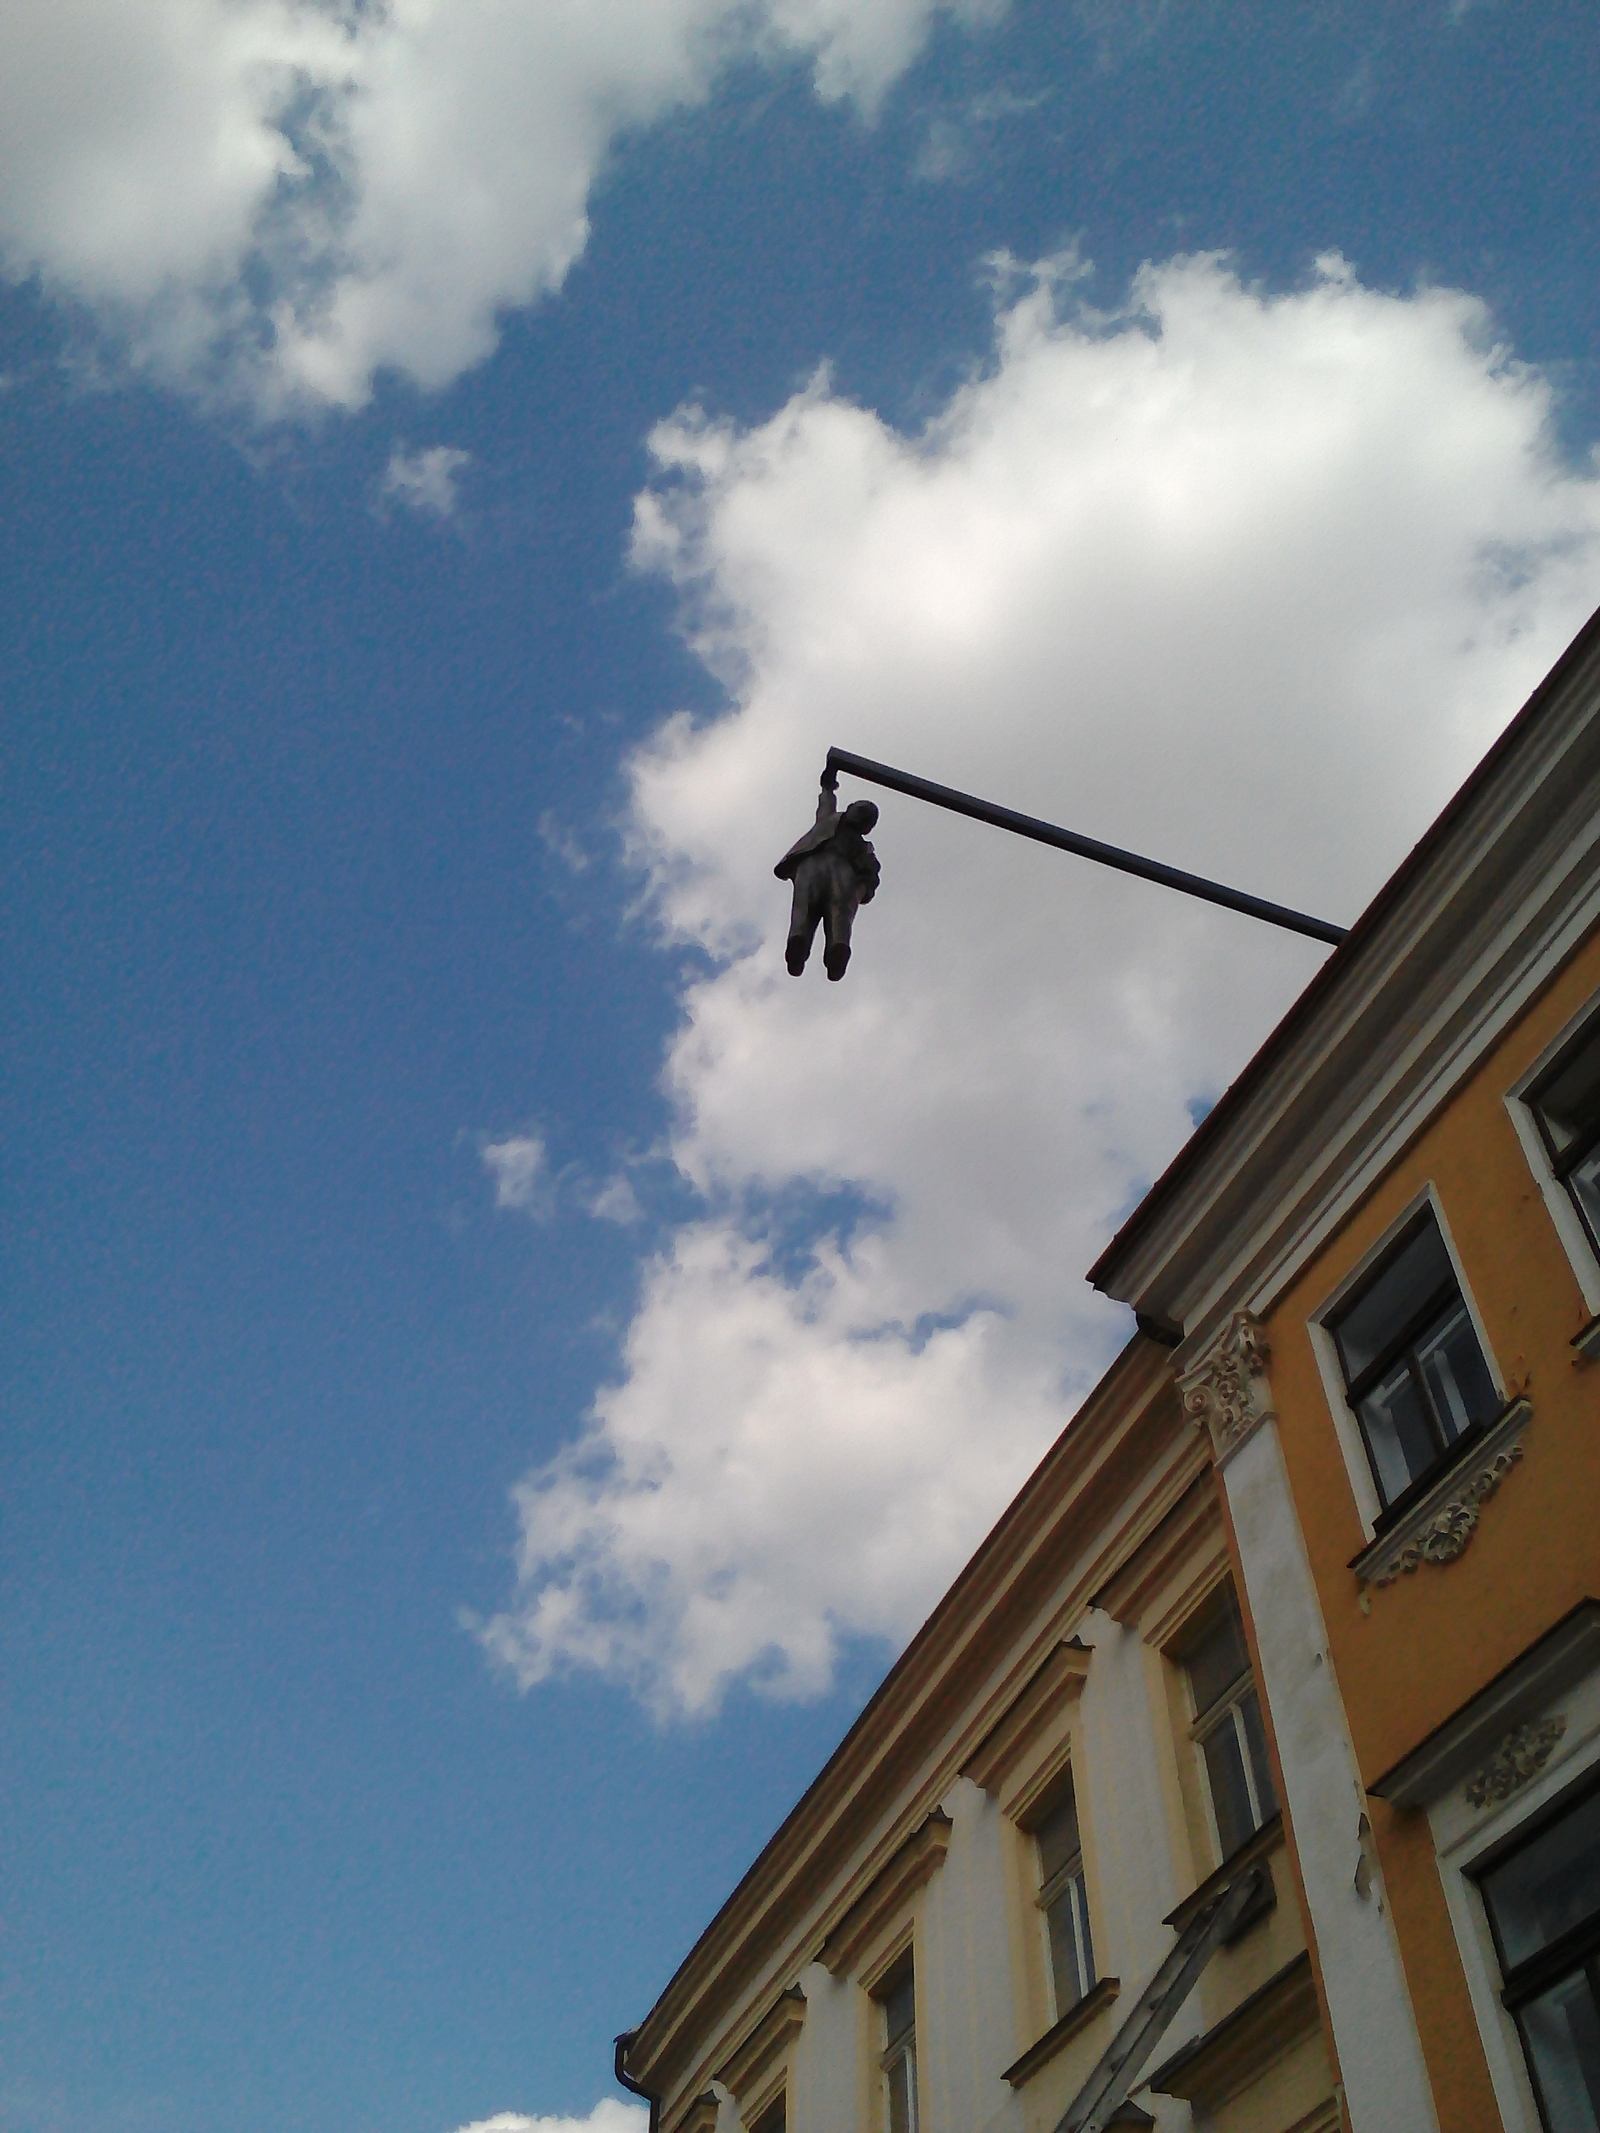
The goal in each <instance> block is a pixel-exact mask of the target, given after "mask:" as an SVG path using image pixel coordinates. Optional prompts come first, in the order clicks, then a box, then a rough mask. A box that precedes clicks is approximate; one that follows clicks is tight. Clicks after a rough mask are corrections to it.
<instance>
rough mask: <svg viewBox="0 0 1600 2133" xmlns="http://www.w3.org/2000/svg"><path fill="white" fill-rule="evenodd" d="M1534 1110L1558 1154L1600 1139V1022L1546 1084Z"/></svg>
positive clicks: (1537, 1098) (1569, 1152)
mask: <svg viewBox="0 0 1600 2133" xmlns="http://www.w3.org/2000/svg"><path fill="white" fill-rule="evenodd" d="M1534 1109H1535V1110H1536V1111H1537V1112H1538V1114H1539V1117H1540V1120H1541V1122H1542V1124H1543V1126H1544V1130H1545V1133H1546V1135H1547V1137H1548V1139H1549V1142H1550V1146H1551V1147H1552V1149H1554V1151H1555V1153H1556V1154H1557V1155H1558V1156H1565V1155H1570V1154H1571V1153H1572V1152H1573V1151H1574V1150H1575V1149H1578V1148H1586V1147H1587V1146H1588V1145H1589V1143H1590V1142H1591V1141H1594V1140H1600V1023H1597V1024H1596V1025H1595V1026H1594V1028H1593V1030H1592V1032H1591V1033H1590V1035H1589V1036H1587V1037H1586V1038H1585V1039H1584V1040H1583V1042H1582V1043H1581V1044H1580V1045H1579V1046H1578V1049H1577V1050H1576V1051H1575V1052H1572V1053H1570V1054H1569V1055H1568V1058H1567V1061H1566V1064H1565V1065H1564V1066H1563V1067H1562V1069H1561V1071H1560V1072H1559V1073H1558V1074H1557V1075H1555V1076H1554V1078H1553V1079H1551V1080H1550V1081H1547V1082H1546V1083H1545V1085H1544V1087H1543V1088H1542V1089H1541V1090H1540V1091H1539V1093H1538V1095H1537V1096H1536V1097H1535V1098H1534Z"/></svg>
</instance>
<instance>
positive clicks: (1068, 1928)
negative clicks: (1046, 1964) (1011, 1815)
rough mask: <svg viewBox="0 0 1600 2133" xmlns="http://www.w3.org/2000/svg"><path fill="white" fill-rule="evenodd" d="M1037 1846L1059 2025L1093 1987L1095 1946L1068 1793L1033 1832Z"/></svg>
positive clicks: (1075, 1815) (1073, 1802) (1074, 1806)
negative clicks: (1063, 2017)
mask: <svg viewBox="0 0 1600 2133" xmlns="http://www.w3.org/2000/svg"><path fill="white" fill-rule="evenodd" d="M1033 1838H1034V1842H1035V1843H1036V1844H1037V1845H1038V1847H1039V1877H1040V1882H1041V1884H1042V1885H1041V1887H1040V1890H1039V1894H1038V1898H1037V1901H1038V1905H1039V1909H1040V1910H1041V1911H1042V1912H1043V1913H1044V1924H1045V1935H1046V1938H1047V1940H1048V1941H1049V1944H1050V1983H1051V1987H1052V1990H1053V1991H1054V1993H1055V2003H1056V2020H1057V2021H1058V2022H1059V2021H1060V2019H1061V2017H1062V2016H1063V2015H1065V2014H1068V2013H1070V2012H1071V2010H1072V2009H1073V2008H1074V2007H1076V2006H1077V2004H1078V2002H1079V2001H1080V2000H1081V1999H1082V1998H1083V1996H1084V1994H1085V1993H1086V1992H1087V1991H1088V1990H1089V1987H1090V1986H1091V1985H1092V1984H1093V1983H1094V1943H1093V1942H1092V1941H1091V1940H1090V1938H1089V1893H1088V1890H1087V1888H1086V1887H1085V1885H1084V1879H1083V1840H1082V1838H1081V1837H1080V1836H1079V1834H1078V1802H1077V1799H1076V1797H1075V1795H1074V1793H1073V1790H1072V1786H1071V1784H1070V1783H1069V1784H1068V1786H1067V1789H1066V1792H1065V1793H1064V1794H1063V1795H1062V1796H1061V1798H1060V1799H1058V1800H1057V1801H1056V1804H1055V1805H1054V1806H1053V1807H1052V1808H1051V1809H1050V1812H1049V1813H1048V1814H1047V1815H1046V1816H1045V1817H1044V1819H1043V1821H1041V1822H1040V1823H1039V1824H1038V1826H1037V1828H1036V1829H1035V1830H1034V1832H1033Z"/></svg>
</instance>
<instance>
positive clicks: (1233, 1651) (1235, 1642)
mask: <svg viewBox="0 0 1600 2133" xmlns="http://www.w3.org/2000/svg"><path fill="white" fill-rule="evenodd" d="M1184 1665H1185V1667H1186V1668H1187V1669H1188V1674H1189V1687H1190V1690H1191V1691H1192V1693H1193V1696H1194V1715H1195V1717H1196V1718H1204V1716H1205V1714H1206V1713H1207V1711H1209V1710H1210V1708H1211V1706H1212V1705H1213V1704H1214V1703H1215V1702H1216V1700H1217V1698H1218V1697H1219V1696H1221V1695H1223V1694H1225V1693H1226V1691H1227V1690H1229V1689H1231V1688H1232V1687H1233V1684H1234V1683H1235V1682H1236V1681H1237V1680H1238V1678H1239V1676H1240V1675H1241V1674H1243V1673H1247V1672H1248V1671H1249V1667H1250V1654H1249V1651H1248V1650H1247V1649H1246V1647H1245V1641H1244V1623H1243V1622H1242V1621H1241V1620H1240V1618H1239V1603H1238V1601H1237V1600H1236V1599H1235V1598H1234V1597H1233V1595H1232V1593H1229V1595H1228V1604H1227V1606H1226V1607H1225V1608H1223V1610H1222V1612H1221V1613H1220V1614H1219V1615H1217V1617H1216V1618H1215V1620H1214V1621H1213V1622H1212V1623H1211V1625H1210V1627H1209V1628H1208V1629H1206V1630H1205V1631H1204V1632H1203V1633H1202V1634H1201V1635H1200V1636H1199V1637H1198V1638H1197V1639H1196V1640H1195V1642H1194V1643H1193V1644H1192V1645H1190V1647H1189V1650H1188V1652H1187V1654H1186V1655H1185V1658H1184Z"/></svg>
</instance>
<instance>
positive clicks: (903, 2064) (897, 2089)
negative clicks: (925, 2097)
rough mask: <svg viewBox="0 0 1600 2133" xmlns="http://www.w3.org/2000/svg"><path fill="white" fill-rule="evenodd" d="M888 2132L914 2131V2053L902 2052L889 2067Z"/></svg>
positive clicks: (905, 2132) (904, 2132)
mask: <svg viewBox="0 0 1600 2133" xmlns="http://www.w3.org/2000/svg"><path fill="white" fill-rule="evenodd" d="M886 2078H887V2080H888V2084H889V2133H916V2126H917V2062H916V2057H915V2054H914V2053H912V2052H909V2051H906V2052H902V2053H901V2054H900V2057H899V2058H898V2059H896V2060H895V2061H894V2063H893V2065H892V2066H891V2067H890V2068H889V2071H888V2074H887V2076H886Z"/></svg>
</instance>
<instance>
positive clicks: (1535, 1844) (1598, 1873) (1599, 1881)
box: [1483, 1792, 1600, 1970]
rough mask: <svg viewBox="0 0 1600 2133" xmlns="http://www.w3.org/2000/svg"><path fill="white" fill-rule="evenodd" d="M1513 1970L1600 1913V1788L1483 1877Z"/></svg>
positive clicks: (1507, 1962) (1504, 1954)
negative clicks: (1564, 1934)
mask: <svg viewBox="0 0 1600 2133" xmlns="http://www.w3.org/2000/svg"><path fill="white" fill-rule="evenodd" d="M1483 1893H1484V1897H1485V1900H1486V1901H1487V1903H1488V1906H1489V1912H1490V1915H1491V1917H1492V1918H1493V1919H1494V1923H1495V1929H1496V1931H1497V1932H1498V1934H1499V1937H1500V1951H1501V1955H1502V1957H1503V1959H1504V1962H1505V1966H1506V1968H1507V1969H1508V1970H1514V1969H1515V1968H1516V1966H1517V1964H1519V1963H1525V1962H1526V1961H1527V1960H1528V1958H1529V1956H1531V1955H1537V1954H1538V1953H1539V1951H1540V1949H1541V1948H1546V1947H1548V1946H1549V1945H1550V1943H1551V1942H1552V1941H1553V1940H1559V1939H1560V1937H1561V1935H1562V1934H1563V1933H1568V1932H1570V1931H1571V1930H1572V1928H1573V1927H1574V1926H1577V1925H1581V1924H1582V1923H1583V1922H1584V1920H1585V1919H1587V1918H1592V1917H1593V1916H1595V1914H1596V1913H1600V1792H1592V1793H1591V1794H1590V1795H1589V1797H1588V1798H1587V1799H1586V1800H1583V1801H1581V1802H1580V1803H1579V1804H1578V1806H1576V1807H1575V1808H1573V1810H1572V1812H1571V1813H1570V1814H1567V1815H1563V1816H1562V1818H1561V1820H1560V1821H1559V1822H1555V1823H1552V1824H1551V1826H1550V1827H1549V1828H1548V1829H1546V1830H1544V1831H1543V1832H1542V1833H1541V1834H1540V1835H1539V1836H1537V1837H1535V1838H1534V1839H1533V1841H1532V1843H1531V1844H1525V1845H1524V1846H1523V1847H1522V1849H1521V1850H1520V1851H1517V1852H1513V1853H1512V1855H1511V1857H1510V1858H1509V1859H1505V1860H1502V1861H1501V1863H1500V1864H1499V1865H1498V1866H1497V1867H1494V1868H1493V1869H1492V1870H1491V1871H1490V1872H1489V1873H1487V1874H1485V1875H1484V1877H1483Z"/></svg>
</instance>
